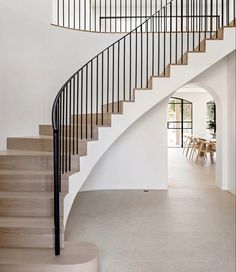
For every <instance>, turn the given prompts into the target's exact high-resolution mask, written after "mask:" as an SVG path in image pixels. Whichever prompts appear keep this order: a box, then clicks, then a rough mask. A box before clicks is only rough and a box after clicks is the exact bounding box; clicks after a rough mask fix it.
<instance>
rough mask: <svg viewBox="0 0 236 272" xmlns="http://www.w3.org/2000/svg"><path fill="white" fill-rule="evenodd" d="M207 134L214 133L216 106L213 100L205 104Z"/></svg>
mask: <svg viewBox="0 0 236 272" xmlns="http://www.w3.org/2000/svg"><path fill="white" fill-rule="evenodd" d="M207 132H208V133H216V104H215V101H214V100H212V101H210V102H208V103H207Z"/></svg>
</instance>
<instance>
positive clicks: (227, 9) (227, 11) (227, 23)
mask: <svg viewBox="0 0 236 272" xmlns="http://www.w3.org/2000/svg"><path fill="white" fill-rule="evenodd" d="M226 25H227V26H228V25H229V0H226Z"/></svg>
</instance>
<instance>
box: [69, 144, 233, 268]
mask: <svg viewBox="0 0 236 272" xmlns="http://www.w3.org/2000/svg"><path fill="white" fill-rule="evenodd" d="M169 168H170V169H169V190H168V191H150V192H148V193H144V192H143V191H138V190H133V191H121V190H120V191H97V192H85V193H79V195H78V197H77V199H76V201H75V204H74V207H73V209H72V212H71V214H70V217H69V221H68V225H67V230H66V239H67V240H80V241H83V240H84V241H89V242H92V243H95V244H96V245H97V246H98V247H99V249H100V258H101V272H235V201H234V200H235V198H234V197H233V195H231V194H230V193H227V192H222V191H221V190H219V189H217V188H216V186H215V185H214V183H215V166H214V165H211V164H210V163H209V164H207V165H205V166H203V167H201V166H200V165H196V164H195V163H194V162H189V161H188V160H186V158H185V157H183V155H182V154H181V150H180V149H170V150H169Z"/></svg>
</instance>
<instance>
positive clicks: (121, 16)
mask: <svg viewBox="0 0 236 272" xmlns="http://www.w3.org/2000/svg"><path fill="white" fill-rule="evenodd" d="M122 14H123V12H122V0H120V32H122V31H123V30H122Z"/></svg>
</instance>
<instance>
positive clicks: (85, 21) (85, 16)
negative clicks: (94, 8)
mask: <svg viewBox="0 0 236 272" xmlns="http://www.w3.org/2000/svg"><path fill="white" fill-rule="evenodd" d="M86 1H87V0H84V30H86V29H87V7H86Z"/></svg>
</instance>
